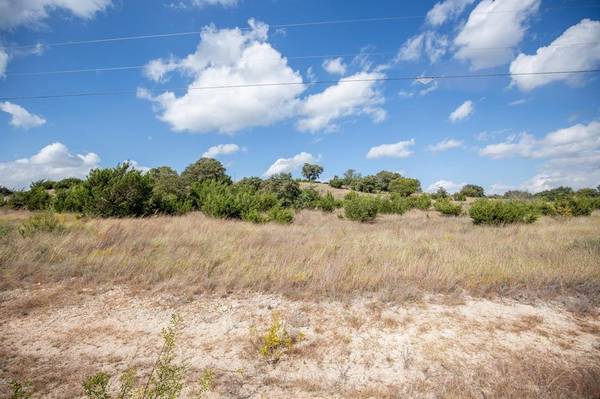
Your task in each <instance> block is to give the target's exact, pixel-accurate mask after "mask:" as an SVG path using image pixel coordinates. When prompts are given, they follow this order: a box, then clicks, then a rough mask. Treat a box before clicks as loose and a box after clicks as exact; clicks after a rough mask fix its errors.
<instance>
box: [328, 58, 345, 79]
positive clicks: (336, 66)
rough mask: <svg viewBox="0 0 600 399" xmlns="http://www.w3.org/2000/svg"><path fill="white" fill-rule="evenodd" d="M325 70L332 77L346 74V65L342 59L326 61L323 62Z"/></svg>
mask: <svg viewBox="0 0 600 399" xmlns="http://www.w3.org/2000/svg"><path fill="white" fill-rule="evenodd" d="M323 69H325V70H326V71H327V72H328V73H330V74H332V75H345V74H346V64H344V61H343V60H342V58H341V57H338V58H330V59H326V60H325V61H323Z"/></svg>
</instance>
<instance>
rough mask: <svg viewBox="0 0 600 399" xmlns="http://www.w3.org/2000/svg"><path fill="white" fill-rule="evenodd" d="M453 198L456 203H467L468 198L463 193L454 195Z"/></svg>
mask: <svg viewBox="0 0 600 399" xmlns="http://www.w3.org/2000/svg"><path fill="white" fill-rule="evenodd" d="M452 198H453V199H454V201H461V202H463V201H466V200H467V197H466V196H465V195H464V194H463V193H460V192H458V193H454V195H453V196H452Z"/></svg>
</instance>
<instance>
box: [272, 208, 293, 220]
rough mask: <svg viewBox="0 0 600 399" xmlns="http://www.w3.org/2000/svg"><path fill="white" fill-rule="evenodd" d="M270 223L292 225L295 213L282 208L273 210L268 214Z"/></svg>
mask: <svg viewBox="0 0 600 399" xmlns="http://www.w3.org/2000/svg"><path fill="white" fill-rule="evenodd" d="M268 217H269V221H271V222H275V223H279V224H290V223H292V222H293V221H294V213H293V212H292V211H291V210H290V209H285V208H281V207H277V206H276V207H274V208H271V209H270V210H269V212H268Z"/></svg>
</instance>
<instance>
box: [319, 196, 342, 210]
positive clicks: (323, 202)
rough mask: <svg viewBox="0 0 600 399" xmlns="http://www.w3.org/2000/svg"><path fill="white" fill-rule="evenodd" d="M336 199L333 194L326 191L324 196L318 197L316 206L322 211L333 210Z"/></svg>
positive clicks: (335, 206) (335, 205)
mask: <svg viewBox="0 0 600 399" xmlns="http://www.w3.org/2000/svg"><path fill="white" fill-rule="evenodd" d="M337 205H338V203H337V201H336V200H335V198H334V197H333V194H331V193H326V194H325V195H324V196H322V197H321V198H319V201H318V203H317V207H318V208H319V209H320V210H322V211H323V212H333V211H334V210H335V208H337Z"/></svg>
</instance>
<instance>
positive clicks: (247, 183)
mask: <svg viewBox="0 0 600 399" xmlns="http://www.w3.org/2000/svg"><path fill="white" fill-rule="evenodd" d="M263 184H264V182H263V180H262V179H261V178H260V177H254V176H252V177H244V178H243V179H241V180H239V181H237V182H235V183H234V187H235V188H236V189H244V190H250V191H252V192H257V191H258V190H260V189H261V187H262V186H263Z"/></svg>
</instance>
